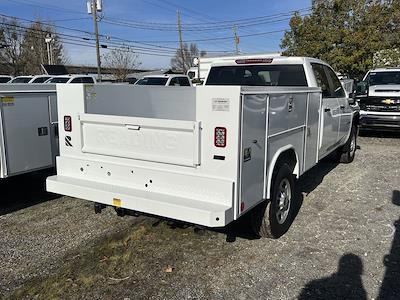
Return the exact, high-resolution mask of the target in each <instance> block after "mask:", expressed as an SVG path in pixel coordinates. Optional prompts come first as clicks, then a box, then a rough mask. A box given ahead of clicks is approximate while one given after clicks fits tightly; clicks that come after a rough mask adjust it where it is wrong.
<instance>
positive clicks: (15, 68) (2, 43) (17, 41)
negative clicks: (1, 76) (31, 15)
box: [0, 19, 68, 76]
mask: <svg viewBox="0 0 400 300" xmlns="http://www.w3.org/2000/svg"><path fill="white" fill-rule="evenodd" d="M0 23H1V25H0V59H1V63H2V69H1V73H11V74H12V75H15V76H16V75H20V74H40V73H42V69H41V66H40V65H41V64H43V63H47V61H48V57H47V56H48V53H47V49H46V42H45V37H46V36H47V35H48V34H51V36H52V38H53V41H52V45H51V50H52V53H51V55H52V57H53V60H54V63H55V64H63V63H65V62H66V61H67V60H68V59H67V57H66V55H65V51H64V48H63V45H62V43H61V42H60V40H59V37H58V35H57V34H56V32H55V30H54V27H53V26H50V25H46V26H45V25H43V24H42V23H41V22H40V21H39V20H38V21H36V22H34V23H32V24H31V25H29V27H26V26H25V25H21V23H19V22H18V21H17V20H15V19H14V20H8V19H1V22H0Z"/></svg>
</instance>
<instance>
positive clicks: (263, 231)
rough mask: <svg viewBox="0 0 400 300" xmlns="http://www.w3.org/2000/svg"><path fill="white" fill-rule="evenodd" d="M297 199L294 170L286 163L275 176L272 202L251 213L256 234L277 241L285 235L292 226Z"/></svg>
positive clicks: (262, 204) (263, 204) (264, 203)
mask: <svg viewBox="0 0 400 300" xmlns="http://www.w3.org/2000/svg"><path fill="white" fill-rule="evenodd" d="M297 199H298V192H297V189H296V187H295V178H294V175H293V173H292V169H291V168H290V167H289V166H288V165H287V164H286V163H284V164H282V165H281V166H279V167H278V168H277V170H276V172H275V174H274V180H273V185H272V191H271V200H270V201H265V202H263V203H261V204H260V205H259V206H257V207H255V208H254V209H253V210H252V212H251V215H250V218H251V225H252V229H253V231H254V233H255V234H257V235H259V236H260V237H269V238H275V239H276V238H279V237H281V236H282V235H284V234H285V233H286V232H287V231H288V230H289V228H290V226H291V225H292V222H293V218H294V216H295V212H294V211H295V210H296V207H297Z"/></svg>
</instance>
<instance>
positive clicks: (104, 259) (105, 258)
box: [100, 256, 108, 262]
mask: <svg viewBox="0 0 400 300" xmlns="http://www.w3.org/2000/svg"><path fill="white" fill-rule="evenodd" d="M107 260H108V257H107V256H103V258H102V259H100V262H105V261H107Z"/></svg>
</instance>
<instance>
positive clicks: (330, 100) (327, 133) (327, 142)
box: [311, 63, 340, 157]
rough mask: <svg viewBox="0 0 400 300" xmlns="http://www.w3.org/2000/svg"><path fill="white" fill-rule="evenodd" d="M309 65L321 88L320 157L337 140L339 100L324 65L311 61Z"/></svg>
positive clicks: (332, 146)
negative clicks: (335, 95) (333, 91)
mask: <svg viewBox="0 0 400 300" xmlns="http://www.w3.org/2000/svg"><path fill="white" fill-rule="evenodd" d="M311 65H312V69H313V72H314V75H315V78H316V80H317V85H318V86H319V87H320V88H321V89H322V120H321V126H322V128H321V129H322V130H321V131H320V145H319V148H320V152H319V156H320V157H322V156H324V155H325V154H326V153H329V152H330V150H331V149H332V148H334V146H335V144H336V143H337V140H338V134H339V123H340V113H339V102H338V99H337V98H335V97H334V96H333V93H332V90H331V85H330V82H329V80H328V77H327V74H326V72H325V70H324V65H322V64H318V63H313V64H311Z"/></svg>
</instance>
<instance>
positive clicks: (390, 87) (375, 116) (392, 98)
mask: <svg viewBox="0 0 400 300" xmlns="http://www.w3.org/2000/svg"><path fill="white" fill-rule="evenodd" d="M357 101H358V102H359V105H360V109H361V111H360V126H361V128H362V129H379V130H396V129H399V128H400V68H383V69H375V70H370V71H369V72H368V73H367V74H366V75H365V77H364V79H363V81H362V82H360V83H359V84H358V85H357Z"/></svg>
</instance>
